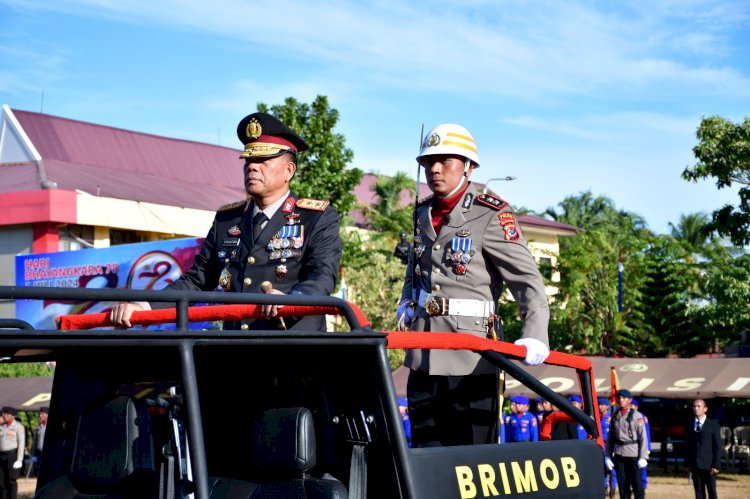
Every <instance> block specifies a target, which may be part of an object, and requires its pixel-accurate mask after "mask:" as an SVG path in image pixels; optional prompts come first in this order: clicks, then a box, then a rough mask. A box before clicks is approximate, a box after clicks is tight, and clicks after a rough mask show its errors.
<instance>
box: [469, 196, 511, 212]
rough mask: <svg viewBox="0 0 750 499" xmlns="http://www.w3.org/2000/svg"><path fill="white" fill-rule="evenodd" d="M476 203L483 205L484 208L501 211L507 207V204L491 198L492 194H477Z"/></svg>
mask: <svg viewBox="0 0 750 499" xmlns="http://www.w3.org/2000/svg"><path fill="white" fill-rule="evenodd" d="M475 202H477V203H480V204H483V205H485V206H489V207H490V208H493V209H495V210H502V209H503V208H505V207H506V206H508V202H507V201H504V200H502V199H500V198H499V197H497V196H493V195H492V194H484V193H483V194H479V195H478V196H477V197H476V201H475Z"/></svg>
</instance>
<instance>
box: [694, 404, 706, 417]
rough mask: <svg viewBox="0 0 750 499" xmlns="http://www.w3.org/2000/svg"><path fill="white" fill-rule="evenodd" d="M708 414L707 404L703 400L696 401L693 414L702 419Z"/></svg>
mask: <svg viewBox="0 0 750 499" xmlns="http://www.w3.org/2000/svg"><path fill="white" fill-rule="evenodd" d="M707 412H708V407H706V403H705V402H704V401H702V400H696V401H695V402H693V414H695V417H697V418H700V417H702V416H703V415H704V414H706V413H707Z"/></svg>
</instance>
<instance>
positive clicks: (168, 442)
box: [0, 287, 603, 499]
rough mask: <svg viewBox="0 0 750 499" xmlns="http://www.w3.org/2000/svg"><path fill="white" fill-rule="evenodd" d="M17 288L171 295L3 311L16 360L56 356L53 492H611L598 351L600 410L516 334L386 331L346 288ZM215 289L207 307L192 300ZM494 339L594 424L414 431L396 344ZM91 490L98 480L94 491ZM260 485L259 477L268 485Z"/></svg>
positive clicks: (112, 296) (80, 297) (60, 294)
mask: <svg viewBox="0 0 750 499" xmlns="http://www.w3.org/2000/svg"><path fill="white" fill-rule="evenodd" d="M0 299H4V300H9V299H10V300H22V299H23V300H28V299H33V300H47V301H49V302H55V301H56V302H59V301H63V300H64V301H71V300H72V301H76V302H86V301H98V302H115V301H124V300H127V301H151V302H171V303H172V304H174V305H175V308H173V309H164V310H153V311H149V312H139V313H136V314H135V315H134V316H133V320H134V321H135V322H136V323H139V324H149V323H155V322H159V323H164V322H171V323H174V324H176V326H175V327H174V329H171V330H160V329H154V326H151V327H150V328H143V329H141V328H137V327H136V328H133V329H130V330H113V329H111V328H101V327H99V326H106V325H107V324H108V321H107V319H106V314H91V315H77V316H65V317H62V318H61V320H60V326H59V329H56V330H36V329H33V328H31V327H30V326H29V325H28V324H27V323H25V322H24V321H21V320H18V319H16V318H8V319H2V320H0V357H2V358H3V361H4V362H54V363H55V366H56V367H55V374H54V383H53V389H52V397H51V401H50V404H49V405H50V413H49V422H48V429H47V434H46V440H45V445H44V456H43V460H42V468H41V471H40V475H39V477H38V484H37V497H43V498H56V499H57V498H64V497H89V496H96V497H137V498H150V497H154V498H181V497H194V498H197V499H208V498H219V497H233V498H234V497H237V498H240V497H259V496H262V497H338V498H344V497H354V498H362V497H371V498H401V497H405V498H429V499H433V498H474V497H495V496H500V497H504V496H509V497H510V496H513V497H515V496H519V497H529V498H551V497H555V498H565V497H570V498H573V497H575V498H585V497H597V498H600V497H601V496H602V493H603V488H602V487H603V480H602V477H603V456H602V447H601V443H602V442H601V437H600V436H599V432H598V427H599V421H598V417H599V416H598V410H597V404H596V398H595V391H594V385H593V373H592V372H591V365H590V363H589V362H588V361H587V360H586V359H583V358H580V357H576V356H572V355H567V354H561V353H557V352H553V353H552V354H551V355H550V358H549V359H548V360H547V362H548V363H553V364H558V365H566V366H568V367H571V368H573V369H576V370H577V372H578V378H579V381H580V386H581V395H582V398H583V400H584V411H580V410H578V409H576V408H574V407H573V406H572V405H570V403H568V401H567V400H566V399H565V398H564V397H562V396H560V395H558V394H556V393H554V392H552V391H551V390H549V389H548V388H547V387H546V386H545V385H544V384H542V383H541V382H540V381H539V380H537V379H535V378H533V377H532V376H530V375H528V374H527V373H526V372H525V371H524V370H523V368H521V367H519V365H518V364H517V363H515V362H512V361H511V359H521V358H523V356H524V353H525V349H524V348H523V347H519V346H516V345H512V344H508V343H502V342H497V341H491V340H484V339H481V338H476V337H473V336H468V335H462V334H451V333H443V334H441V333H434V332H433V333H401V332H379V331H374V330H372V329H371V328H369V327H368V326H367V323H366V319H365V318H364V317H363V316H362V314H361V313H359V311H358V310H357V309H356V307H354V306H352V305H351V304H350V303H348V302H345V301H343V300H340V299H337V298H332V297H310V296H307V297H303V296H278V295H254V294H240V293H203V292H187V291H136V290H113V289H99V290H94V289H63V288H30V287H29V288H23V287H0ZM196 303H200V304H208V306H200V307H191V306H190V305H191V304H196ZM269 303H275V304H282V305H284V308H283V309H281V312H282V314H284V315H287V316H297V315H302V314H338V315H341V316H343V318H344V319H345V321H346V323H347V324H348V329H349V330H347V331H342V332H328V333H323V332H316V331H284V330H272V331H226V330H191V329H189V327H188V326H189V323H190V322H201V321H212V320H236V318H237V317H254V316H258V314H259V312H260V305H262V304H269ZM92 327H94V328H95V329H88V328H92ZM413 347H420V348H454V349H464V348H469V349H473V350H476V351H479V352H481V353H482V355H484V356H486V357H487V358H489V359H490V360H491V361H492V362H493V363H495V364H496V365H497V366H498V367H500V368H501V369H503V370H505V372H506V373H508V375H510V376H512V377H514V378H515V379H517V380H518V381H520V382H521V383H523V384H525V385H526V386H527V387H529V388H530V390H531V391H533V392H535V393H537V394H539V395H540V396H542V397H544V398H546V399H548V400H550V401H552V402H553V404H554V405H556V406H558V407H559V408H561V409H562V410H564V411H565V412H566V413H567V414H569V415H570V416H571V417H572V418H573V419H574V420H576V421H577V422H578V423H580V424H582V425H583V426H584V427H585V428H586V429H587V431H588V433H589V435H590V436H591V438H590V439H589V440H560V441H546V442H535V443H512V444H497V445H494V444H493V445H475V446H458V447H436V448H420V449H412V448H409V447H408V446H407V441H406V438H405V435H404V428H403V424H402V419H401V416H400V414H399V410H398V406H397V402H396V392H395V389H394V384H393V378H392V376H391V370H390V367H389V365H388V355H387V349H388V348H413ZM76 494H80V495H76ZM253 494H255V495H253Z"/></svg>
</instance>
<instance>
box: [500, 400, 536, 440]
mask: <svg viewBox="0 0 750 499" xmlns="http://www.w3.org/2000/svg"><path fill="white" fill-rule="evenodd" d="M511 400H513V401H514V402H515V403H516V413H515V414H511V415H509V416H508V417H507V419H506V426H505V441H506V442H538V441H539V425H538V423H537V420H536V416H534V415H533V414H531V413H530V412H529V398H528V397H524V396H523V395H517V396H515V397H513V399H511Z"/></svg>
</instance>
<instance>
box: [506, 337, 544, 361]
mask: <svg viewBox="0 0 750 499" xmlns="http://www.w3.org/2000/svg"><path fill="white" fill-rule="evenodd" d="M514 344H515V345H521V346H522V347H526V358H525V359H524V360H523V362H524V364H526V365H528V366H538V365H539V364H541V363H542V362H544V359H546V358H547V357H549V347H547V345H545V344H544V343H542V342H541V341H539V340H536V339H534V338H521V339H520V340H516V341H515V343H514Z"/></svg>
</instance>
